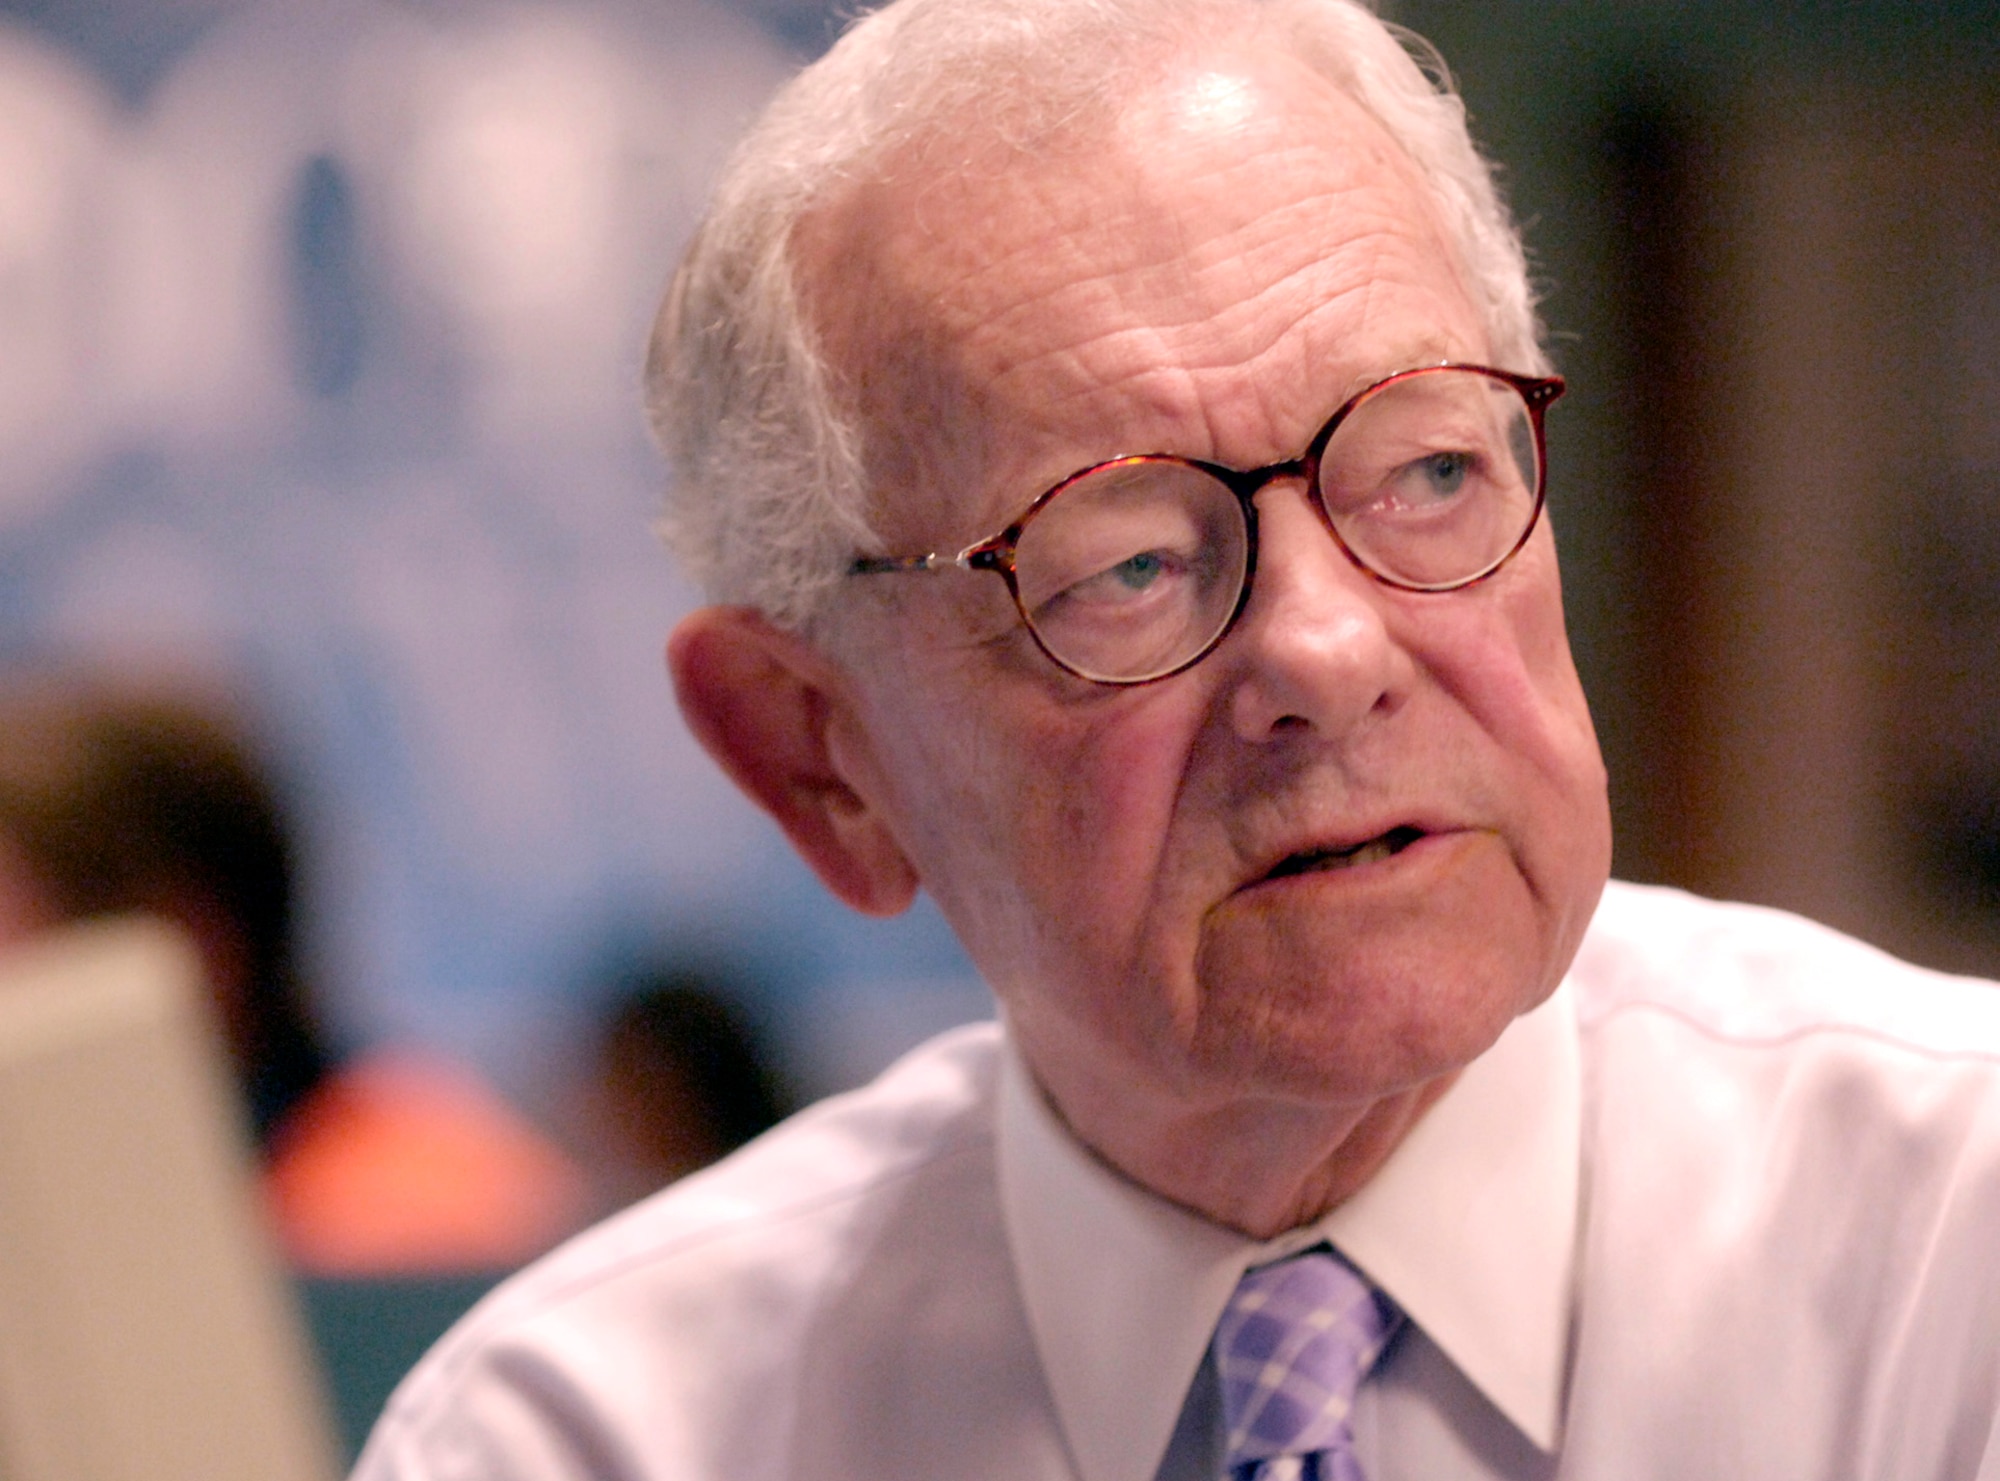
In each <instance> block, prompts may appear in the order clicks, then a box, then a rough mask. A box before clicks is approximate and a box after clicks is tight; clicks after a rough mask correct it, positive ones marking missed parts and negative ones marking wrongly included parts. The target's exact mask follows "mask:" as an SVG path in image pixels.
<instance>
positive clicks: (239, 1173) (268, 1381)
mask: <svg viewBox="0 0 2000 1481" xmlns="http://www.w3.org/2000/svg"><path fill="white" fill-rule="evenodd" d="M198 970H199V967H198V962H197V960H196V958H195V956H194V954H193V952H191V951H190V950H189V949H188V947H187V946H186V945H185V944H184V943H183V942H181V941H180V940H179V939H177V938H176V937H175V936H174V935H173V934H172V933H170V932H168V931H167V930H165V929H163V928H162V927H159V926H157V925H154V924H151V923H142V922H118V923H105V924H92V925H88V926H78V927H71V928H68V929H65V930H63V931H60V932H51V933H49V934H48V935H47V936H46V937H44V938H43V939H42V940H41V941H39V942H37V943H36V944H35V945H33V946H31V947H27V948H23V949H21V950H19V951H14V952H10V953H8V954H7V956H6V957H5V959H4V960H0V1190H4V1196H0V1475H4V1476H6V1477H7V1478H8V1481H142V1478H143V1481H325V1478H329V1477H331V1476H332V1474H333V1451H332V1445H331V1442H330V1437H329V1435H328V1431H327V1425H326V1416H325V1413H324V1411H323V1408H322V1406H321V1404H320V1402H319V1396H318V1395H317V1394H316V1393H315V1392H314V1390H313V1386H312V1384H311V1381H310V1376H309V1374H310V1370H309V1367H308V1361H307V1357H306V1349H305V1345H304V1342H303V1337H302V1333H301V1331H300V1329H299V1327H298V1324H297V1322H296V1320H295V1318H294V1317H293V1315H292V1313H291V1312H290V1311H289V1310H288V1309H287V1307H286V1303H285V1300H284V1293H283V1287H282V1284H281V1280H280V1275H279V1271H278V1265H277V1262H276V1260H275V1258H274V1256H273V1252H272V1250H271V1249H270V1247H269V1243H268V1238H267V1236H266V1235H265V1233H264V1230H263V1229H262V1227H261V1225H260V1222H259V1220H258V1218H257V1213H256V1207H255V1198H254V1194H253V1192H252V1184H251V1176H250V1167H249V1157H248V1148H247V1147H246V1146H244V1145H243V1144H242V1142H241V1139H240V1133H239V1132H238V1130H237V1127H238V1125H239V1124H240V1122H239V1119H238V1117H237V1115H236V1113H235V1110H234V1108H233V1107H232V1106H231V1105H230V1103H229V1092H228V1090H227V1087H226V1070H225V1067H224V1065H223V1063H222V1059H221V1056H220V1054H219V1053H218V1052H217V1050H216V1045H215V1035H214V1034H213V1032H212V1031H211V1029H210V1027H209V1025H208V1023H207V1022H206V1013H205V1008H204V1004H203V1002H202V997H201V992H200V987H199V977H198Z"/></svg>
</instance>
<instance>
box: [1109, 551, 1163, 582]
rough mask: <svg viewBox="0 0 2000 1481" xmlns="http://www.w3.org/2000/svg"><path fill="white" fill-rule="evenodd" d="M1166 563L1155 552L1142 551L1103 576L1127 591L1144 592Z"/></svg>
mask: <svg viewBox="0 0 2000 1481" xmlns="http://www.w3.org/2000/svg"><path fill="white" fill-rule="evenodd" d="M1166 568H1167V563H1166V561H1164V560H1163V559H1161V557H1160V553H1159V552H1158V551H1157V550H1142V551H1140V552H1139V553H1138V554H1137V555H1135V556H1132V557H1131V558H1130V559H1128V560H1122V561H1120V562H1119V563H1118V564H1117V565H1115V566H1113V567H1112V568H1111V569H1110V570H1109V571H1106V572H1105V573H1104V574H1105V575H1107V576H1110V577H1112V578H1113V579H1114V580H1116V581H1117V582H1118V583H1119V585H1121V586H1123V587H1125V588H1126V589H1127V590H1128V591H1144V590H1145V589H1146V588H1147V587H1149V586H1151V585H1152V584H1153V583H1154V582H1155V581H1157V580H1158V579H1159V578H1160V573H1161V572H1163V571H1165V570H1166Z"/></svg>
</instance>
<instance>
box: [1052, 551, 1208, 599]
mask: <svg viewBox="0 0 2000 1481" xmlns="http://www.w3.org/2000/svg"><path fill="white" fill-rule="evenodd" d="M1189 565H1190V562H1189V561H1188V560H1187V559H1186V558H1185V557H1182V556H1179V555H1175V554H1174V553H1172V552H1170V551H1166V550H1141V551H1137V552H1135V553H1134V554H1132V555H1128V556H1127V557H1125V559H1123V560H1121V561H1117V562H1114V563H1113V564H1111V565H1108V566H1106V567H1104V568H1103V569H1102V570H1100V571H1097V572H1096V573H1094V574H1092V575H1089V576H1085V577H1083V578H1082V579H1081V580H1078V581H1072V582H1070V583H1069V584H1067V585H1066V586H1064V587H1063V588H1062V589H1061V590H1059V591H1057V592H1056V593H1055V594H1054V595H1053V596H1052V597H1051V598H1050V599H1049V600H1048V602H1047V603H1046V605H1045V606H1044V608H1043V610H1044V611H1048V612H1053V611H1054V609H1056V608H1058V607H1061V606H1070V605H1080V606H1085V607H1112V606H1126V605H1129V604H1130V603H1131V602H1133V601H1134V600H1135V599H1137V598H1139V597H1141V596H1145V595H1148V594H1157V593H1158V592H1159V591H1160V590H1161V589H1162V586H1163V583H1166V582H1169V581H1171V580H1172V579H1173V578H1175V577H1177V576H1182V575H1185V574H1187V572H1188V569H1189Z"/></svg>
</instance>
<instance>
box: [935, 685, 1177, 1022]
mask: <svg viewBox="0 0 2000 1481" xmlns="http://www.w3.org/2000/svg"><path fill="white" fill-rule="evenodd" d="M981 694H982V697H981V699H980V701H979V703H978V706H977V708H976V709H974V708H971V707H968V706H967V705H966V704H964V703H952V704H945V705H939V706H936V707H935V708H930V709H928V710H927V712H926V713H924V714H921V715H917V714H908V715H906V717H905V719H904V722H903V733H904V734H905V735H909V736H911V737H913V739H914V738H915V737H920V736H930V737H943V738H944V739H942V740H941V741H925V740H921V739H915V740H914V743H915V744H916V745H918V746H920V747H921V749H922V752H923V754H921V755H913V756H911V757H910V758H908V763H909V764H908V765H907V766H906V767H905V768H904V774H905V775H914V776H927V777H932V778H935V779H937V780H936V782H935V783H934V784H933V785H934V786H935V788H936V791H935V793H934V795H932V796H930V797H927V798H923V799H911V801H912V803H913V807H912V812H913V814H914V815H915V816H914V817H913V819H912V821H913V823H914V824H915V827H916V837H918V838H919V839H920V840H921V843H920V844H919V848H920V850H921V854H922V857H921V858H919V860H918V868H919V872H920V873H921V874H923V875H924V876H925V878H924V883H925V885H926V887H927V888H929V889H930V891H931V893H932V894H933V895H934V896H935V897H936V898H937V899H938V901H939V904H940V905H941V906H942V907H943V908H944V909H945V911H946V914H947V915H948V916H949V917H950V918H951V919H952V921H953V923H954V924H955V925H956V926H958V927H959V929H960V932H961V934H962V935H963V936H964V937H965V938H966V944H967V946H968V948H969V949H970V950H971V951H972V952H973V955H974V957H975V958H976V959H979V961H980V965H981V967H982V969H984V970H986V971H988V972H989V974H992V975H994V976H1001V975H1011V973H1010V972H1009V968H1010V967H1011V968H1012V969H1013V970H1017V971H1022V972H1027V973H1033V974H1036V975H1037V977H1039V978H1044V979H1045V978H1047V977H1048V976H1050V974H1052V973H1054V972H1056V971H1057V970H1058V969H1060V970H1061V973H1062V975H1063V976H1064V977H1066V978H1069V979H1071V980H1076V979H1077V978H1078V976H1079V974H1078V972H1077V964H1078V963H1079V962H1082V963H1085V964H1087V965H1086V967H1085V970H1086V971H1087V973H1088V974H1089V978H1090V980H1113V979H1114V978H1115V977H1119V976H1122V975H1123V974H1124V973H1125V972H1126V970H1127V968H1128V967H1129V965H1130V963H1131V961H1132V959H1133V957H1134V955H1135V954H1136V953H1137V951H1138V950H1139V949H1140V946H1141V944H1142V934H1143V933H1142V932H1141V931H1140V929H1139V927H1140V923H1141V922H1142V921H1143V920H1144V919H1145V917H1146V915H1147V905H1148V902H1149V900H1150V899H1151V897H1152V895H1153V893H1154V892H1155V889H1156V887H1157V882H1158V876H1159V871H1160V868H1161V864H1162V860H1163V858H1164V855H1165V849H1166V841H1167V838H1168V835H1169V833H1170V831H1171V828H1172V823H1173V818H1174V811H1175V807H1176V803H1177V801H1178V797H1179V792H1180V786H1181V778H1182V774H1183V772H1184V770H1185V767H1186V763H1187V755H1188V747H1189V744H1190V737H1191V735H1192V733H1193V730H1194V728H1195V721H1194V718H1193V717H1192V716H1191V715H1190V714H1189V713H1187V710H1188V706H1187V705H1186V704H1185V703H1184V702H1183V701H1182V699H1181V698H1180V697H1179V696H1177V695H1175V694H1173V693H1172V692H1171V686H1153V687H1150V688H1147V689H1140V690H1127V691H1123V692H1120V693H1113V692H1110V691H1101V692H1099V691H1091V692H1088V693H1082V694H1078V693H1076V692H1074V691H1071V692H1054V693H1052V692H1051V689H1050V686H1049V685H1048V683H1047V682H1046V681H1045V680H1040V679H1038V680H1036V681H1035V682H1033V683H1032V684H1026V685H1022V686H1019V687H1018V688H1016V686H1013V685H1010V684H1008V683H1006V682H1005V681H1002V682H1000V683H997V684H995V683H990V682H989V683H988V684H987V685H986V686H985V687H984V689H983V691H981ZM1003 962H1004V963H1006V964H1008V965H1007V966H1004V967H1003V966H1002V965H1001V964H1002V963H1003ZM995 985H996V986H998V985H999V984H998V983H997V982H996V983H995Z"/></svg>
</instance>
